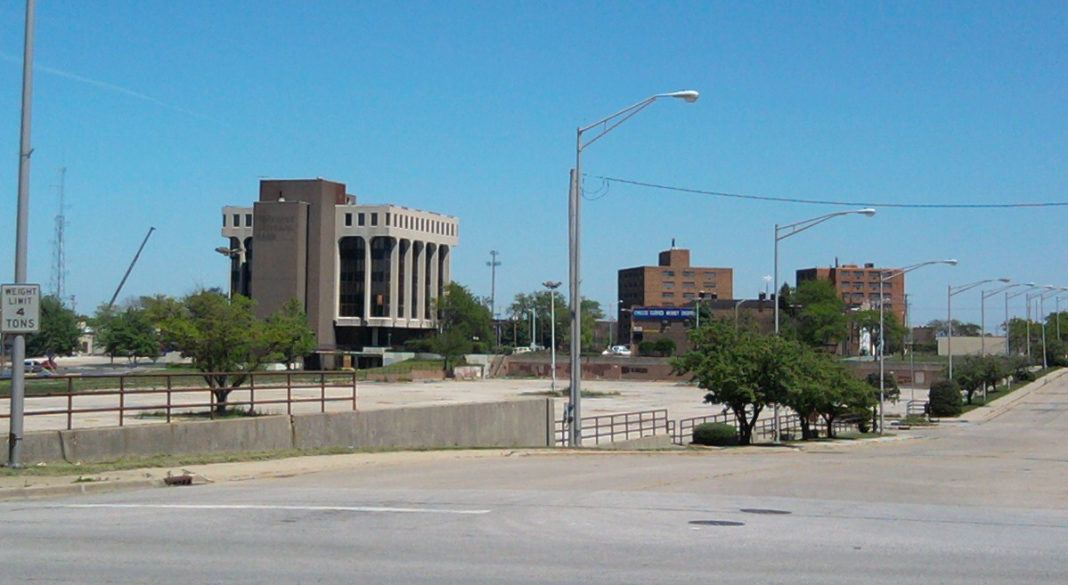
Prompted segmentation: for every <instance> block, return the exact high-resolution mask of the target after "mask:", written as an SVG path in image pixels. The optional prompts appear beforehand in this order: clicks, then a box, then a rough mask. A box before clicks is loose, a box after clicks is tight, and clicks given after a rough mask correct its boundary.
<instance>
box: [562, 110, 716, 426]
mask: <svg viewBox="0 0 1068 585" xmlns="http://www.w3.org/2000/svg"><path fill="white" fill-rule="evenodd" d="M698 97H700V94H699V93H697V92H696V91H693V90H686V91H675V92H671V93H658V94H656V95H653V96H650V97H647V98H645V99H644V100H642V101H640V102H638V103H636V104H634V105H632V106H629V107H627V108H623V109H622V110H620V111H618V112H616V113H614V114H612V115H611V116H607V117H605V118H601V119H600V120H598V121H596V122H594V123H593V124H590V125H588V126H583V127H580V128H579V129H578V130H577V131H576V133H575V134H576V136H575V168H574V169H571V185H570V192H569V193H568V215H567V218H568V226H567V228H568V230H567V231H568V287H569V288H570V297H571V298H570V303H569V310H570V312H571V360H570V361H571V388H570V392H569V397H568V401H569V404H568V413H567V416H566V417H565V418H566V419H567V420H568V421H569V422H568V431H569V432H568V435H569V442H570V445H571V446H581V445H582V418H581V412H580V401H581V400H582V391H581V389H580V385H581V383H582V371H581V370H580V367H581V363H580V357H581V356H580V355H579V354H580V352H581V350H582V331H581V330H582V296H581V294H580V293H579V283H580V281H581V275H580V263H579V259H580V247H579V236H580V235H581V222H580V215H581V205H580V204H581V202H582V151H583V149H585V148H586V147H587V146H589V145H591V144H593V143H594V142H596V141H597V140H599V139H600V138H601V137H602V136H604V135H605V134H608V133H609V132H611V131H612V130H613V129H615V128H616V126H619V125H620V124H622V123H623V122H626V121H627V120H628V119H630V118H631V116H634V115H635V114H637V113H638V112H640V111H642V110H644V109H645V108H646V107H648V106H649V104H651V103H653V102H655V101H656V100H658V99H660V98H677V99H681V100H684V101H686V102H687V103H693V102H695V101H697V98H698ZM598 126H601V128H600V129H599V131H598V132H597V134H596V135H595V136H594V137H593V138H590V139H589V140H588V141H586V142H583V141H582V136H583V134H585V133H586V132H588V131H590V130H593V129H594V128H597V127H598Z"/></svg>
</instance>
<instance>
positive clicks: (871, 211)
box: [857, 207, 875, 217]
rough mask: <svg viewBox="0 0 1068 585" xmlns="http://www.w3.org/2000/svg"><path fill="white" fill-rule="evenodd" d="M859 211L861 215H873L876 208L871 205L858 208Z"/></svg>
mask: <svg viewBox="0 0 1068 585" xmlns="http://www.w3.org/2000/svg"><path fill="white" fill-rule="evenodd" d="M857 213H859V214H861V215H865V216H868V217H871V216H873V215H875V209H874V208H871V207H865V208H864V209H860V210H858V211H857Z"/></svg>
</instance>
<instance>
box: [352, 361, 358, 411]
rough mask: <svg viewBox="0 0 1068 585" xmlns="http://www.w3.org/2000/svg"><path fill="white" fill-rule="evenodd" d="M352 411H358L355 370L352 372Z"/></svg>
mask: <svg viewBox="0 0 1068 585" xmlns="http://www.w3.org/2000/svg"><path fill="white" fill-rule="evenodd" d="M352 410H359V409H358V408H356V370H353V371H352Z"/></svg>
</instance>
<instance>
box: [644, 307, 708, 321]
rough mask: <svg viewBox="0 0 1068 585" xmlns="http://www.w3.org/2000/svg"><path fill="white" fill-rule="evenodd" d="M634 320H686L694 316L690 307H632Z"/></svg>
mask: <svg viewBox="0 0 1068 585" xmlns="http://www.w3.org/2000/svg"><path fill="white" fill-rule="evenodd" d="M631 314H632V315H633V316H634V320H635V321H643V320H649V319H657V320H661V321H687V320H689V319H693V318H694V317H696V314H695V313H694V310H693V309H692V308H678V307H634V309H632V313H631Z"/></svg>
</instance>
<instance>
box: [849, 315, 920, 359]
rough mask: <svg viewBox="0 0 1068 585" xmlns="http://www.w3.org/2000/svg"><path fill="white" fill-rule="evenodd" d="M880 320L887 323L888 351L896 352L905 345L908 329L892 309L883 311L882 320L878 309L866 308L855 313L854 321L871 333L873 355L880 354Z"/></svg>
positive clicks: (860, 327) (859, 327)
mask: <svg viewBox="0 0 1068 585" xmlns="http://www.w3.org/2000/svg"><path fill="white" fill-rule="evenodd" d="M880 321H881V322H882V323H884V324H885V325H886V333H885V335H884V337H885V338H886V350H887V351H886V353H888V354H890V353H894V352H896V351H898V350H900V349H901V348H902V347H904V343H903V341H904V339H905V335H906V333H908V330H907V329H905V327H904V326H903V325H901V324H900V323H898V321H897V315H895V314H894V313H893V312H891V311H886V312H884V313H883V315H882V318H881V320H880V317H879V310H878V309H865V310H863V311H857V312H856V313H854V314H853V323H854V324H855V325H856V326H857V328H858V329H861V330H863V329H866V330H868V332H869V333H870V334H871V344H872V350H873V353H872V355H876V356H877V355H879V327H880Z"/></svg>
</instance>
